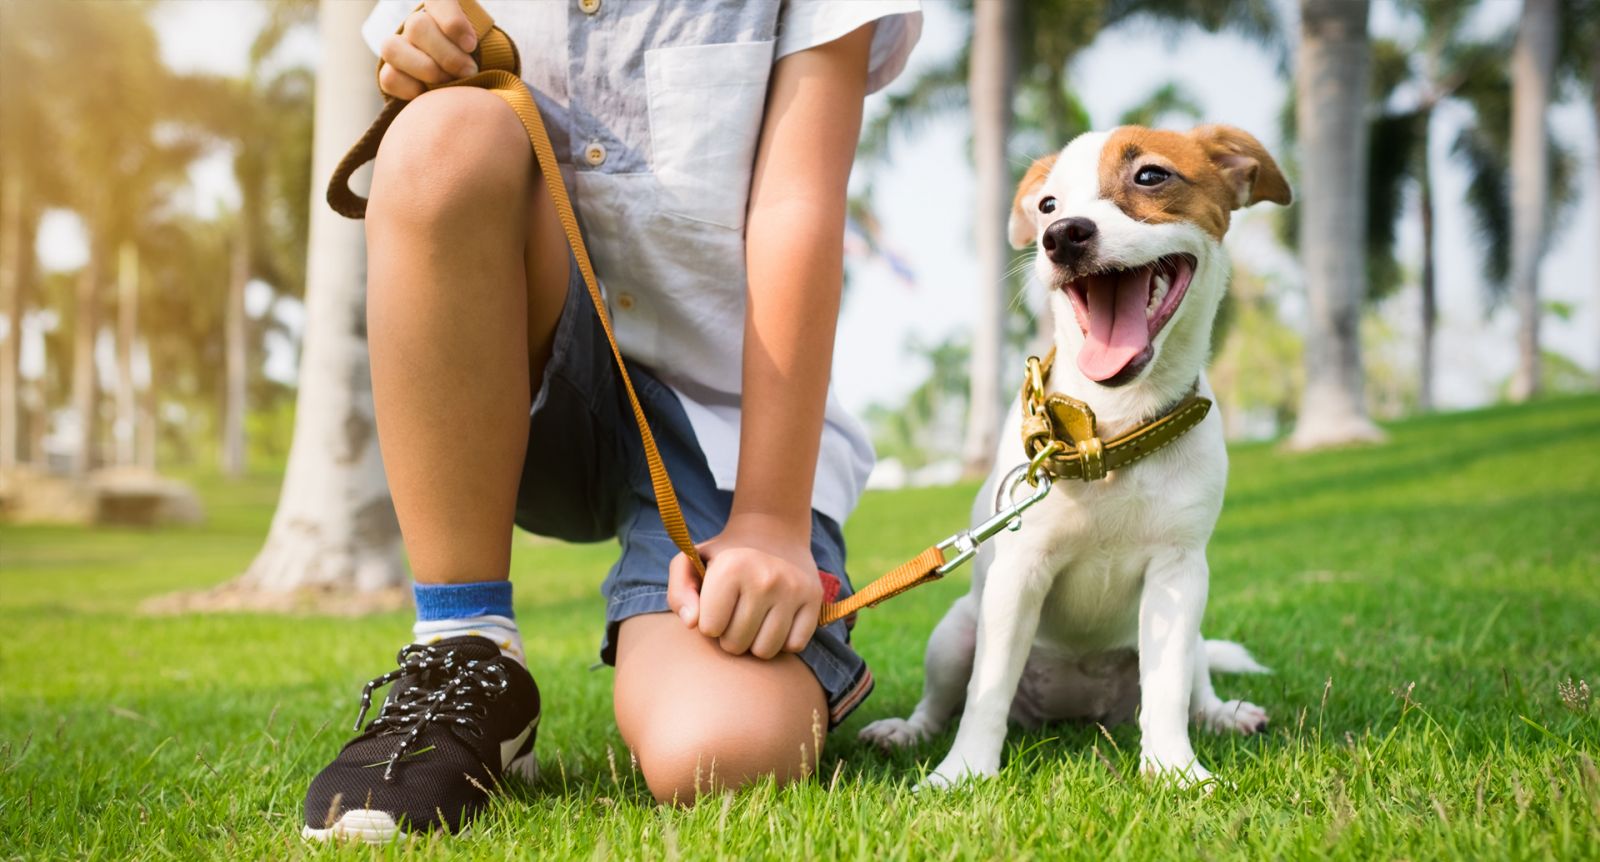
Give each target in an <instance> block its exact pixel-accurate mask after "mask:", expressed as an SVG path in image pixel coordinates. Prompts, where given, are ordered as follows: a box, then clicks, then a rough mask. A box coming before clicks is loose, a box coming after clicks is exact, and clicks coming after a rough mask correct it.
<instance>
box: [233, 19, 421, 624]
mask: <svg viewBox="0 0 1600 862" xmlns="http://www.w3.org/2000/svg"><path fill="white" fill-rule="evenodd" d="M370 8H371V4H369V3H349V2H340V0H322V2H321V3H320V4H319V6H318V14H317V22H318V28H319V30H320V33H321V48H320V54H319V57H318V64H317V79H316V116H315V121H314V122H315V130H316V132H315V141H314V143H313V157H312V174H311V175H312V177H313V178H314V179H315V181H323V180H325V179H326V178H327V177H328V176H329V175H331V174H332V172H333V168H334V165H335V164H336V163H337V162H338V160H339V158H340V156H342V155H343V154H344V150H345V148H347V147H348V146H349V145H350V144H351V142H353V141H355V140H356V139H357V138H358V137H360V135H361V133H362V132H363V131H365V130H366V126H367V123H368V121H369V120H370V119H371V118H372V117H373V116H375V115H376V114H377V112H378V109H379V107H380V104H379V97H378V92H377V89H376V88H375V87H374V86H373V83H372V57H371V54H370V53H369V52H368V51H367V49H366V47H365V45H363V43H362V41H361V36H360V30H361V24H362V22H363V20H365V18H366V15H367V12H368V10H369V9H370ZM320 192H321V189H320V187H316V188H314V189H313V194H312V200H311V210H310V245H309V255H308V264H307V279H306V329H305V341H304V346H303V350H302V355H301V365H300V392H299V398H298V403H297V409H296V413H295V424H294V442H293V444H292V446H291V448H290V454H289V463H288V469H287V472H286V474H285V476H284V482H283V490H282V491H281V493H280V496H279V499H278V509H277V512H276V514H275V515H274V516H273V520H272V527H271V531H270V532H269V534H268V536H267V540H266V544H265V546H264V547H263V548H262V549H261V552H260V553H259V554H258V555H257V556H256V558H255V561H254V562H252V563H251V565H250V568H249V570H248V571H247V572H245V574H244V575H243V576H242V577H241V578H240V579H239V581H238V582H237V583H236V587H237V588H239V589H241V590H243V591H246V592H251V593H256V594H258V595H259V594H267V595H269V596H270V595H274V594H275V595H279V596H281V595H283V594H286V593H294V592H296V591H299V590H303V589H307V588H310V589H315V590H320V591H331V592H335V593H350V592H358V591H360V592H374V591H382V590H387V589H390V588H394V587H398V586H401V585H403V584H404V583H405V581H406V576H405V568H404V565H403V563H402V558H401V553H400V541H399V540H400V531H399V525H398V522H397V521H396V519H395V515H394V506H393V503H392V502H391V501H390V499H389V491H388V486H387V484H386V483H385V481H384V474H383V463H382V461H381V460H380V456H379V453H378V441H377V433H376V428H375V426H374V424H373V419H372V384H371V378H370V372H369V369H368V365H367V343H366V327H365V325H364V323H365V319H366V312H365V302H366V259H365V258H366V243H365V239H364V232H363V230H362V226H361V224H360V223H358V222H352V221H347V220H345V219H342V218H340V217H339V216H337V215H335V214H334V213H333V211H332V210H330V209H328V206H327V204H325V203H324V202H323V200H322V195H321V193H320ZM267 601H268V602H269V603H270V601H271V600H270V598H269V599H268V600H267Z"/></svg>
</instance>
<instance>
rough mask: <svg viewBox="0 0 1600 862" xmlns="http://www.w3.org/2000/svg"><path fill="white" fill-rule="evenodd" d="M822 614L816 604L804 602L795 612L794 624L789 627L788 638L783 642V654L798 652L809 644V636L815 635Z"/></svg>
mask: <svg viewBox="0 0 1600 862" xmlns="http://www.w3.org/2000/svg"><path fill="white" fill-rule="evenodd" d="M821 613H822V607H821V606H820V605H818V604H817V603H816V602H804V603H802V604H801V605H800V610H798V611H795V615H794V623H793V625H791V626H790V627H789V637H788V639H787V640H785V641H784V644H783V651H784V652H799V651H801V650H803V649H805V648H806V644H808V643H811V636H812V635H814V634H816V633H817V620H818V619H819V618H820V616H821Z"/></svg>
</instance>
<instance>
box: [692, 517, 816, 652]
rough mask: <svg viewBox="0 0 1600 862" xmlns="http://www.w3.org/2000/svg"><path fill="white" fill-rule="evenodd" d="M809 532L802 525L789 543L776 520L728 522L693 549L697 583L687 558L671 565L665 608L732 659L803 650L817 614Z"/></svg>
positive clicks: (789, 533)
mask: <svg viewBox="0 0 1600 862" xmlns="http://www.w3.org/2000/svg"><path fill="white" fill-rule="evenodd" d="M810 530H811V525H810V523H809V522H808V523H806V524H805V527H804V532H802V533H800V534H799V535H798V536H797V535H796V531H795V530H794V529H793V528H791V527H790V526H789V525H787V524H784V523H781V522H780V521H779V520H778V519H775V518H771V517H768V516H764V515H737V514H736V515H734V516H733V517H731V518H729V519H728V525H727V527H726V528H724V529H723V531H722V534H721V535H719V536H717V537H716V538H714V539H712V540H710V541H708V542H703V543H701V545H700V555H701V556H702V557H703V558H704V559H705V561H706V578H705V582H704V583H700V582H699V578H698V577H697V576H696V575H695V572H694V565H693V564H692V563H690V562H689V558H688V557H685V556H684V555H682V554H679V555H678V556H677V557H675V558H673V560H672V566H671V568H670V570H669V572H668V577H667V606H668V607H670V608H672V610H673V611H674V612H675V613H676V614H677V615H678V617H679V618H680V619H682V620H683V623H684V625H686V626H688V627H689V628H692V629H698V630H699V631H700V633H701V634H703V635H705V636H706V637H711V638H716V639H717V640H718V642H719V643H720V644H721V645H722V648H723V650H725V651H727V652H729V653H731V654H733V655H742V654H744V653H746V652H749V653H750V654H751V655H754V656H756V657H757V658H772V657H773V656H776V655H777V654H778V653H779V652H799V651H800V650H802V649H805V646H806V644H808V643H810V642H811V635H812V633H813V632H815V631H816V629H817V617H818V615H819V614H820V613H821V611H822V581H821V579H820V578H818V577H817V562H816V560H815V559H813V558H812V556H811V542H810Z"/></svg>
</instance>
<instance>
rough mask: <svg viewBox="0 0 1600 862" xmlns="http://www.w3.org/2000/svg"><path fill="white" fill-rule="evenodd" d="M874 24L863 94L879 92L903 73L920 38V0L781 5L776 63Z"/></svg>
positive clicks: (788, 1) (815, 0)
mask: <svg viewBox="0 0 1600 862" xmlns="http://www.w3.org/2000/svg"><path fill="white" fill-rule="evenodd" d="M873 22H877V25H878V26H877V29H876V30H875V31H874V32H873V35H872V51H871V54H870V55H869V57H868V60H867V92H868V93H872V92H876V91H877V90H881V89H883V88H884V87H885V86H886V85H888V83H889V82H890V81H893V80H894V79H895V77H896V76H897V75H899V74H900V72H901V71H902V70H904V69H905V67H906V58H907V57H909V56H910V55H911V49H912V48H913V47H914V46H915V45H916V44H917V39H918V38H920V37H921V36H922V4H921V2H920V0H784V4H783V11H782V12H781V13H779V18H778V47H777V53H776V55H775V56H774V60H775V61H776V60H778V59H782V58H783V57H786V56H788V55H790V54H793V53H796V52H798V51H804V50H806V49H807V48H815V47H817V46H818V45H825V44H827V43H829V42H832V41H833V40H835V39H838V38H839V37H841V36H844V35H845V34H847V33H850V32H852V31H854V30H856V29H858V28H860V27H862V26H863V25H866V24H870V23H873Z"/></svg>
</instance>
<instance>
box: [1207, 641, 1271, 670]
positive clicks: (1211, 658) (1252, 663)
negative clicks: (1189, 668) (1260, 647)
mask: <svg viewBox="0 0 1600 862" xmlns="http://www.w3.org/2000/svg"><path fill="white" fill-rule="evenodd" d="M1206 664H1208V665H1210V666H1211V670H1213V671H1216V672H1218V673H1272V670H1271V669H1269V668H1268V667H1266V666H1265V665H1263V664H1261V662H1258V661H1256V659H1255V656H1252V655H1251V654H1250V651H1249V650H1247V649H1245V648H1244V647H1243V646H1240V645H1239V644H1236V643H1234V642H1233V641H1206Z"/></svg>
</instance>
